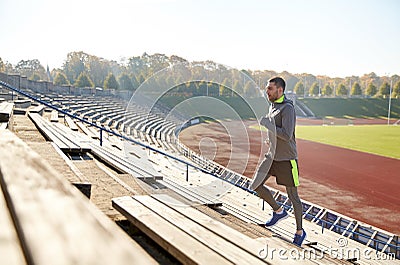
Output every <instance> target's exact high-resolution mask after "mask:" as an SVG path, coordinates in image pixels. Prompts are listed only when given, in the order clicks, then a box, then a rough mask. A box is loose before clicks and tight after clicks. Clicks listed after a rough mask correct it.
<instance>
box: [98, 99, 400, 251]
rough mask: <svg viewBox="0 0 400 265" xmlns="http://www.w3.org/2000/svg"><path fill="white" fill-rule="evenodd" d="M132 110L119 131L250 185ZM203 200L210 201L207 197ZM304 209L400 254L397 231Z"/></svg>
mask: <svg viewBox="0 0 400 265" xmlns="http://www.w3.org/2000/svg"><path fill="white" fill-rule="evenodd" d="M113 105H115V104H113ZM131 107H133V106H131ZM134 112H135V114H136V115H134V117H132V118H131V119H128V122H126V123H125V126H126V127H125V126H123V128H130V129H127V130H126V131H120V132H121V133H124V132H125V133H127V135H133V136H134V137H136V138H138V139H139V140H141V141H144V142H147V143H149V144H150V145H157V146H158V147H164V148H165V145H163V143H165V142H167V143H169V144H168V147H166V148H165V149H166V150H168V149H167V148H169V150H173V152H175V151H178V152H177V153H175V155H176V156H178V155H179V154H182V155H183V156H185V157H187V158H189V159H190V161H193V162H194V163H195V164H197V165H198V166H199V167H201V168H202V169H204V170H205V171H206V172H209V173H211V174H213V175H214V176H216V177H219V178H221V179H223V180H225V181H227V182H229V183H232V184H234V185H235V186H238V187H241V188H244V189H247V188H248V187H249V185H250V183H251V180H250V179H248V178H246V177H245V176H243V175H240V174H237V173H236V172H233V171H231V170H229V169H227V168H225V167H223V166H221V165H219V164H217V163H215V162H214V161H211V160H209V159H206V158H204V157H202V156H201V155H198V154H196V153H194V152H193V151H192V150H190V149H189V148H187V147H186V146H185V145H183V144H182V143H180V142H179V140H178V137H176V136H175V135H174V133H173V132H174V130H175V127H176V125H175V124H172V125H171V124H167V125H165V124H164V123H165V121H164V119H163V118H160V117H156V116H155V115H154V116H150V115H149V114H148V112H147V111H146V110H144V109H140V108H139V107H138V108H137V109H136V110H135V111H134ZM106 113H107V112H106ZM106 115H107V114H106ZM112 118H113V117H108V119H104V118H103V120H102V121H110V120H111V121H113V119H112ZM113 124H116V123H115V121H113V122H111V123H108V125H109V126H112V125H113ZM106 126H107V124H106ZM162 126H163V127H164V128H167V130H166V131H167V132H168V133H165V130H162V129H161V130H160V128H163V127H162ZM106 128H107V127H106ZM110 128H112V129H116V130H118V128H117V127H116V126H112V127H110ZM272 192H273V194H274V197H275V199H276V200H277V201H278V202H279V203H280V204H282V205H283V206H284V207H285V208H286V209H287V210H288V211H289V212H293V208H292V207H291V203H290V201H289V198H288V197H287V195H286V194H285V193H282V192H280V191H277V190H272ZM204 203H207V204H212V202H210V201H208V202H204ZM303 209H304V214H303V218H304V219H306V220H309V221H312V222H314V223H316V224H318V225H319V226H321V229H328V230H331V231H333V232H336V233H338V234H340V235H343V236H346V237H349V238H352V239H353V240H356V241H358V242H360V243H362V244H364V245H366V246H370V247H372V248H374V249H377V250H380V251H383V252H388V253H390V252H393V251H395V252H397V255H399V251H398V250H397V251H396V249H395V248H394V247H395V246H397V245H398V244H399V243H398V242H399V239H398V236H397V235H393V234H390V233H387V232H386V231H381V230H379V229H375V228H372V227H371V226H369V225H366V224H363V223H361V222H358V221H357V220H355V219H352V218H349V217H347V216H345V215H342V214H339V213H336V212H334V211H331V210H329V209H326V208H323V207H320V206H319V205H315V204H313V203H310V202H307V201H303Z"/></svg>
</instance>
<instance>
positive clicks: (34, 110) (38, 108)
mask: <svg viewBox="0 0 400 265" xmlns="http://www.w3.org/2000/svg"><path fill="white" fill-rule="evenodd" d="M29 112H30V113H39V114H40V115H43V112H44V106H43V105H38V106H36V107H34V108H32V109H30V110H29Z"/></svg>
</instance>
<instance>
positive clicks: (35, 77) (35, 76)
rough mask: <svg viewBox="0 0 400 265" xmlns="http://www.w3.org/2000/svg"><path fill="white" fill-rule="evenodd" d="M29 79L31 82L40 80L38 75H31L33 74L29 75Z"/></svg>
mask: <svg viewBox="0 0 400 265" xmlns="http://www.w3.org/2000/svg"><path fill="white" fill-rule="evenodd" d="M29 79H30V80H33V81H39V80H41V78H40V75H38V74H36V73H33V74H32V75H31V77H29Z"/></svg>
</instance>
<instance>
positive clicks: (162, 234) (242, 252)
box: [112, 194, 311, 264]
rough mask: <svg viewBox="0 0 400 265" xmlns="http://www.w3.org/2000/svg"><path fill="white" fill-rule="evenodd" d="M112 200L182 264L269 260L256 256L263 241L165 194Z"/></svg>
mask: <svg viewBox="0 0 400 265" xmlns="http://www.w3.org/2000/svg"><path fill="white" fill-rule="evenodd" d="M112 202H113V207H114V208H115V209H117V210H118V211H120V212H121V213H122V214H123V215H124V216H125V217H126V218H127V219H128V220H129V221H130V222H132V223H133V224H134V225H135V226H136V227H138V229H140V230H142V231H143V232H144V233H146V234H147V235H148V236H149V237H150V238H152V239H153V240H155V241H156V242H157V243H158V244H159V245H160V246H162V247H163V248H165V249H166V250H167V251H169V252H170V253H171V254H172V255H174V257H176V258H177V259H178V260H179V261H181V262H182V263H184V264H210V263H212V264H233V263H235V264H265V263H269V261H268V260H267V259H261V258H260V257H259V255H260V251H262V249H263V248H264V247H265V243H263V242H260V241H258V240H255V239H251V238H250V237H248V236H246V235H244V234H242V233H240V232H239V231H236V230H234V229H233V228H231V227H228V226H226V225H224V224H222V223H221V222H219V221H216V220H214V219H212V218H211V217H209V216H207V215H205V214H203V213H201V212H200V211H198V210H196V209H195V208H192V207H190V206H189V205H185V204H184V203H182V202H180V201H178V200H176V199H174V198H172V197H170V196H168V195H162V194H160V195H153V196H133V197H129V196H126V197H120V198H115V199H113V201H112ZM270 246H274V247H276V248H277V249H278V248H288V246H287V245H285V244H284V243H280V242H271V245H270ZM289 261H290V260H289ZM289 261H285V260H276V261H275V260H274V264H283V263H285V264H289V263H290V262H289ZM300 263H306V264H310V263H311V262H310V261H308V260H305V261H301V262H300Z"/></svg>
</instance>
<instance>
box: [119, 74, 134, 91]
mask: <svg viewBox="0 0 400 265" xmlns="http://www.w3.org/2000/svg"><path fill="white" fill-rule="evenodd" d="M118 83H119V84H120V88H121V89H124V90H133V84H132V81H131V78H130V77H129V75H127V74H125V73H123V74H121V75H120V76H119V77H118Z"/></svg>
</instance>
